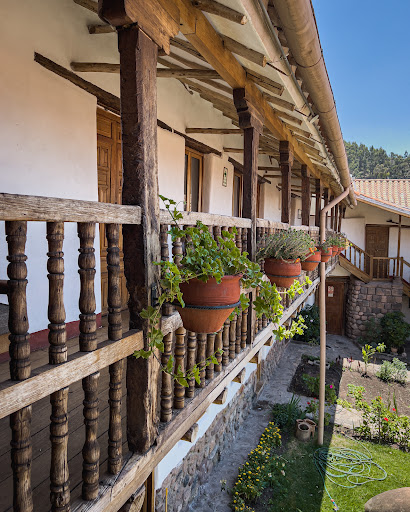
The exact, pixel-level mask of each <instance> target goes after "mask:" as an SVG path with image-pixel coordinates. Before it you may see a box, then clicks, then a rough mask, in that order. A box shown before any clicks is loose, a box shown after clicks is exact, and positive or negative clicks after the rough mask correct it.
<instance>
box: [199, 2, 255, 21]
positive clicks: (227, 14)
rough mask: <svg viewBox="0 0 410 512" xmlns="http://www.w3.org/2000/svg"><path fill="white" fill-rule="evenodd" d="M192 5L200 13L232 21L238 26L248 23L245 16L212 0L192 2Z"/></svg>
mask: <svg viewBox="0 0 410 512" xmlns="http://www.w3.org/2000/svg"><path fill="white" fill-rule="evenodd" d="M193 5H195V7H198V9H201V11H204V12H208V13H209V14H215V15H216V16H220V17H221V18H225V19H226V20H229V21H233V22H234V23H238V24H239V25H245V23H247V21H248V18H247V17H246V15H245V14H242V13H240V12H238V11H235V10H234V9H231V8H230V7H226V6H225V5H222V4H220V3H218V2H215V1H214V0H194V1H193Z"/></svg>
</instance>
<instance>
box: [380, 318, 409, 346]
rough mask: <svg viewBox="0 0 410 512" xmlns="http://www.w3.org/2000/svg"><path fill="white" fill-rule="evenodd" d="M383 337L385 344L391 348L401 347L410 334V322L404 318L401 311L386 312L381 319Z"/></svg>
mask: <svg viewBox="0 0 410 512" xmlns="http://www.w3.org/2000/svg"><path fill="white" fill-rule="evenodd" d="M380 326H381V329H382V337H383V340H384V342H385V344H386V345H387V346H388V347H389V348H391V347H396V348H400V347H402V346H403V345H404V343H405V341H406V339H407V338H408V336H409V335H410V324H408V323H407V322H406V321H405V320H404V315H403V313H402V312H401V311H393V312H391V313H386V314H385V315H384V316H383V317H382V318H381V320H380Z"/></svg>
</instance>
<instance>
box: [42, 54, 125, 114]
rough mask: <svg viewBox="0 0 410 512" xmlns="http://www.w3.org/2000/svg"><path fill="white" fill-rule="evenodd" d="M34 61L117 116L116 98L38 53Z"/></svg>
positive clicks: (118, 109)
mask: <svg viewBox="0 0 410 512" xmlns="http://www.w3.org/2000/svg"><path fill="white" fill-rule="evenodd" d="M34 61H35V62H37V63H38V64H40V65H41V66H43V67H44V68H46V69H48V70H49V71H51V72H52V73H55V74H56V75H58V76H61V77H62V78H65V79H66V80H68V81H69V82H71V83H72V84H74V85H76V86H77V87H80V88H81V89H83V90H84V91H87V92H88V93H90V94H92V95H93V96H95V97H96V98H97V102H98V104H99V105H100V106H102V107H105V108H107V109H108V110H111V111H112V112H115V113H116V114H119V112H120V99H119V98H118V97H117V96H114V94H111V93H109V92H107V91H104V89H101V87H98V86H96V85H94V84H92V83H91V82H87V81H86V80H84V79H83V78H81V77H79V76H78V75H76V74H75V73H73V72H72V71H70V70H69V69H66V68H64V67H63V66H60V65H59V64H57V63H55V62H53V61H52V60H50V59H47V57H44V56H43V55H40V54H39V53H36V52H35V53H34Z"/></svg>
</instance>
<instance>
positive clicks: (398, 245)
mask: <svg viewBox="0 0 410 512" xmlns="http://www.w3.org/2000/svg"><path fill="white" fill-rule="evenodd" d="M400 245H401V215H399V234H398V236H397V276H398V275H400V272H399V267H400V265H399V263H400Z"/></svg>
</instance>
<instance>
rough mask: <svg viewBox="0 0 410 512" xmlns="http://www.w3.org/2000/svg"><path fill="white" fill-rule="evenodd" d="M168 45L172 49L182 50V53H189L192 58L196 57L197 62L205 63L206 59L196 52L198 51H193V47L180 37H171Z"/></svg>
mask: <svg viewBox="0 0 410 512" xmlns="http://www.w3.org/2000/svg"><path fill="white" fill-rule="evenodd" d="M170 44H171V46H173V47H174V48H178V49H179V50H183V51H184V52H186V53H189V54H190V55H192V56H193V57H196V58H197V59H199V60H203V61H204V62H207V61H206V59H204V57H202V55H201V54H200V53H199V52H198V50H196V49H195V46H194V45H193V44H191V43H190V42H189V41H185V40H184V39H181V38H180V37H173V38H172V39H171V41H170Z"/></svg>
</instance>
